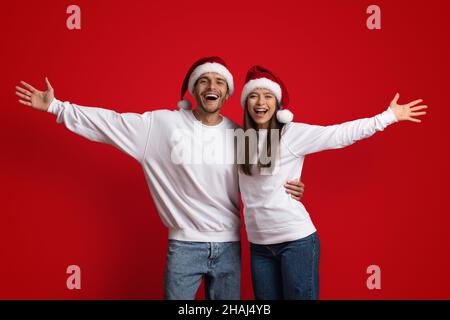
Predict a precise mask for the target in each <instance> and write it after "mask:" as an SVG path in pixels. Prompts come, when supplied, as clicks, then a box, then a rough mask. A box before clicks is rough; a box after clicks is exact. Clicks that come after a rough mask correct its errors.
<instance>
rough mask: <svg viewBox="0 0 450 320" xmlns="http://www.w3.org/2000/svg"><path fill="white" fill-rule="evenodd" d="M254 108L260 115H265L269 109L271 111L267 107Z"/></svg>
mask: <svg viewBox="0 0 450 320" xmlns="http://www.w3.org/2000/svg"><path fill="white" fill-rule="evenodd" d="M253 110H254V111H255V113H256V114H257V115H259V116H263V115H265V114H266V113H267V111H269V109H267V108H255V109H253Z"/></svg>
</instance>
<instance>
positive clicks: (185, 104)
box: [177, 100, 192, 110]
mask: <svg viewBox="0 0 450 320" xmlns="http://www.w3.org/2000/svg"><path fill="white" fill-rule="evenodd" d="M177 105H178V108H180V109H185V110H189V109H191V108H192V104H191V102H190V101H189V100H180V101H178V103H177Z"/></svg>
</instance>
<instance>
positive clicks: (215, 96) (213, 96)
mask: <svg viewBox="0 0 450 320" xmlns="http://www.w3.org/2000/svg"><path fill="white" fill-rule="evenodd" d="M205 98H214V99H217V98H219V96H218V95H217V94H207V95H206V96H205Z"/></svg>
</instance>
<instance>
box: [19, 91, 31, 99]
mask: <svg viewBox="0 0 450 320" xmlns="http://www.w3.org/2000/svg"><path fill="white" fill-rule="evenodd" d="M16 95H18V96H19V97H21V98H23V99H26V100H31V97H30V96H27V95H24V94H23V93H20V92H17V91H16Z"/></svg>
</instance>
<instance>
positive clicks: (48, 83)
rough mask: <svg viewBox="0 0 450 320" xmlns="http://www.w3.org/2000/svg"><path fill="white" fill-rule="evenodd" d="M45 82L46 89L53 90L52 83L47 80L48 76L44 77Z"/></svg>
mask: <svg viewBox="0 0 450 320" xmlns="http://www.w3.org/2000/svg"><path fill="white" fill-rule="evenodd" d="M45 84H46V85H47V89H48V90H53V87H52V85H51V84H50V81H48V78H47V77H45Z"/></svg>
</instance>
